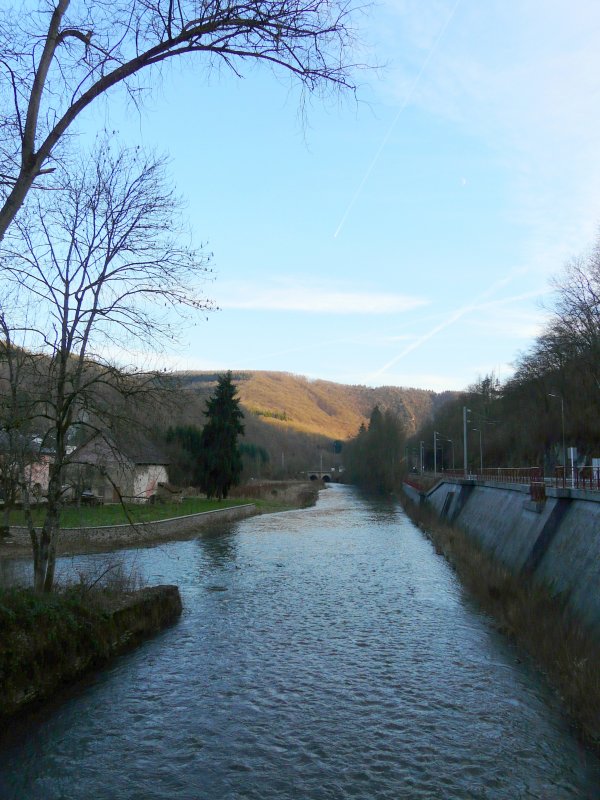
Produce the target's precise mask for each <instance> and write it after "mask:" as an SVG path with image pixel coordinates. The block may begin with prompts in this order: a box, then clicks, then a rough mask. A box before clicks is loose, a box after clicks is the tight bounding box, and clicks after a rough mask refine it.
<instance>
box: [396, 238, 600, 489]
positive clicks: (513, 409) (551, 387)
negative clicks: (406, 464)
mask: <svg viewBox="0 0 600 800" xmlns="http://www.w3.org/2000/svg"><path fill="white" fill-rule="evenodd" d="M552 285H553V287H554V289H555V295H554V300H553V303H552V306H551V308H550V315H549V319H548V322H547V325H546V327H545V329H544V330H543V331H542V333H541V335H539V336H538V337H537V339H536V340H535V341H534V343H533V345H532V346H531V347H530V349H529V350H528V351H526V352H525V353H521V354H520V355H518V357H517V361H516V365H515V366H516V369H515V372H514V375H513V376H512V377H511V379H510V380H508V381H506V382H504V383H501V382H500V381H498V380H497V379H496V377H495V376H494V375H487V376H484V377H483V378H480V379H479V380H477V381H476V382H475V383H474V384H473V385H472V386H470V387H469V389H468V390H467V391H465V392H464V393H463V394H461V395H459V396H457V397H456V398H455V399H454V400H453V401H452V402H449V403H447V404H446V405H445V406H444V407H443V408H440V409H438V410H437V411H436V412H435V414H434V415H433V417H432V418H431V419H430V420H429V421H428V422H427V423H425V424H424V425H422V426H421V428H420V430H419V431H418V433H417V434H416V435H415V436H414V438H413V440H412V441H411V442H410V443H409V446H410V449H411V453H412V456H413V460H414V463H415V465H416V466H419V462H420V456H419V452H420V443H421V442H423V448H424V461H425V468H426V469H432V468H433V432H434V430H435V431H437V435H436V442H437V450H438V452H437V466H438V468H442V467H443V468H445V469H450V468H451V467H452V451H453V449H454V464H455V466H457V467H460V468H462V467H463V408H467V409H469V411H468V413H467V445H468V462H469V468H470V469H471V470H476V469H478V468H479V467H481V466H483V467H484V468H485V467H521V466H523V467H529V466H538V467H541V468H542V469H544V471H545V473H546V474H552V473H553V472H554V470H555V468H556V467H561V466H562V465H563V464H564V461H565V453H564V450H565V449H568V448H569V447H575V448H577V459H576V463H577V464H578V465H579V466H583V465H587V466H591V465H592V459H593V458H598V457H600V422H599V415H598V410H599V405H600V240H599V241H598V242H597V243H596V246H595V247H594V248H593V249H592V250H591V251H590V252H589V253H587V254H585V255H584V256H582V257H579V258H575V259H573V260H572V261H570V262H569V263H568V264H567V265H566V266H565V268H564V269H563V271H562V272H561V273H560V274H559V275H558V276H556V277H555V278H554V279H553V280H552Z"/></svg>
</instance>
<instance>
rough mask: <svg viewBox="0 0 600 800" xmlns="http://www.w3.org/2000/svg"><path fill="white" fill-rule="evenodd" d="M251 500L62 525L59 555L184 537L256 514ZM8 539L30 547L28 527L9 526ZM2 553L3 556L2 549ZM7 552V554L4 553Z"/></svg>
mask: <svg viewBox="0 0 600 800" xmlns="http://www.w3.org/2000/svg"><path fill="white" fill-rule="evenodd" d="M256 513H257V510H256V506H255V505H254V503H245V504H244V505H240V506H231V507H230V508H218V509H216V510H214V511H203V512H202V513H199V514H189V515H187V516H185V517H172V518H171V519H162V520H156V521H155V522H145V523H140V524H137V525H105V526H102V527H97V528H62V529H61V531H60V536H59V541H58V548H57V549H58V552H59V553H60V554H61V555H64V554H66V553H73V552H78V551H81V550H84V551H86V552H89V551H93V550H99V551H102V550H111V549H116V548H119V547H143V546H145V545H148V544H153V543H156V542H165V541H170V540H175V539H185V538H187V537H189V536H194V535H195V534H196V533H197V532H198V531H199V530H200V529H201V528H203V527H206V526H207V525H211V524H214V523H217V522H231V521H232V520H237V519H244V518H245V517H250V516H252V515H253V514H256ZM10 538H11V539H12V540H13V542H14V546H15V547H16V548H19V549H23V548H25V547H26V548H30V540H29V533H28V531H27V528H19V527H11V529H10ZM2 555H5V553H4V550H3V552H2ZM6 555H10V552H9V553H6Z"/></svg>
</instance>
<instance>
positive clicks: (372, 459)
mask: <svg viewBox="0 0 600 800" xmlns="http://www.w3.org/2000/svg"><path fill="white" fill-rule="evenodd" d="M404 440H405V434H404V426H403V424H402V422H401V420H400V418H399V416H398V415H397V414H396V413H395V412H394V411H392V410H391V409H386V410H384V411H381V409H380V408H379V406H375V408H374V409H373V411H372V412H371V416H370V418H369V424H368V425H364V424H363V425H361V427H360V429H359V431H358V434H357V435H356V436H355V437H354V438H353V439H351V440H350V441H349V442H347V443H346V444H345V446H344V479H345V480H346V481H347V482H348V483H354V484H356V485H357V486H360V487H362V488H364V489H366V490H368V491H371V492H379V493H389V492H393V491H395V490H396V489H398V488H399V486H400V482H401V477H402V474H403V471H404Z"/></svg>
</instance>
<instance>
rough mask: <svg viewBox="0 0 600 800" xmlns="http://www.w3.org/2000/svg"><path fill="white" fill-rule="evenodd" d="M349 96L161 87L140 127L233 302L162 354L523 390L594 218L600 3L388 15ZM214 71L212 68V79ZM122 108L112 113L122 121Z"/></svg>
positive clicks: (371, 33)
mask: <svg viewBox="0 0 600 800" xmlns="http://www.w3.org/2000/svg"><path fill="white" fill-rule="evenodd" d="M359 22H360V24H361V25H362V30H361V37H362V39H363V40H364V41H365V42H366V43H368V46H367V48H366V50H365V52H363V54H362V57H363V58H366V59H367V60H369V61H371V62H378V63H380V64H384V65H385V66H384V67H383V68H382V69H380V70H378V71H376V72H366V73H363V74H361V75H359V76H358V80H359V83H360V88H359V92H358V101H357V102H355V100H354V99H353V98H352V97H350V96H349V97H347V98H336V97H330V98H329V99H326V100H324V101H323V100H321V99H318V98H314V99H312V100H309V102H308V105H307V107H306V114H305V115H304V117H303V116H302V115H301V114H300V113H299V103H300V98H299V92H298V90H297V89H294V88H290V84H289V82H288V80H287V78H286V77H285V76H279V77H276V76H273V75H272V74H271V73H270V72H269V71H268V70H265V69H261V68H258V67H257V68H251V69H249V70H248V71H247V72H246V76H245V78H244V79H242V80H240V79H238V78H236V77H235V76H233V75H231V74H228V73H226V72H222V73H221V74H220V75H217V74H213V75H211V76H210V79H206V76H204V75H203V74H202V73H201V71H199V70H198V69H197V68H195V67H194V65H193V62H187V63H183V62H182V63H180V64H179V65H178V66H177V67H176V68H175V69H171V70H165V75H164V78H163V80H162V82H161V84H160V86H159V87H158V88H157V89H156V90H155V91H154V92H153V95H152V97H151V98H150V101H149V102H148V103H147V105H146V106H145V109H144V111H143V112H142V114H141V115H139V116H138V115H137V114H136V113H134V112H132V110H131V109H128V110H126V111H124V112H121V110H120V109H121V106H120V104H119V102H116V100H117V98H116V97H115V99H114V101H111V104H110V105H109V106H108V107H103V108H102V109H101V110H100V109H97V110H96V111H95V112H94V115H95V116H93V118H92V119H90V122H92V123H93V124H94V125H97V123H98V122H103V123H104V122H107V123H108V124H110V125H112V126H115V127H116V128H117V129H118V130H119V132H120V134H122V135H123V136H124V137H125V138H126V139H128V140H131V141H137V142H142V143H144V144H145V145H146V146H148V147H151V148H156V149H158V150H159V151H161V152H167V153H168V154H169V155H170V157H171V171H172V175H173V177H174V179H175V182H176V185H177V188H178V190H179V192H180V193H181V194H183V195H184V196H185V198H186V200H187V205H188V208H187V213H188V216H189V220H190V225H191V227H192V230H193V232H194V238H195V240H196V241H197V242H206V243H207V249H208V250H210V251H211V252H212V253H213V254H214V260H213V265H214V267H215V270H216V279H215V281H214V282H213V283H210V284H207V285H206V286H205V292H206V294H207V295H208V296H209V297H211V298H212V299H213V300H214V301H215V302H216V303H217V305H218V306H219V307H220V311H218V312H216V313H213V314H210V315H209V318H208V321H204V320H202V321H199V322H198V324H197V325H195V326H193V327H190V328H189V329H186V330H184V331H182V336H181V339H182V341H181V345H180V346H179V347H178V349H177V350H176V351H173V352H171V353H169V354H168V355H167V356H166V357H165V358H164V359H163V361H164V363H166V364H167V365H168V366H169V367H177V368H183V369H210V370H212V369H216V370H225V369H234V370H236V369H261V370H284V371H288V372H294V373H298V374H302V375H307V376H309V377H315V378H323V379H327V380H333V381H338V382H342V383H360V384H368V385H374V386H376V385H390V384H392V385H401V386H417V387H421V388H427V389H434V390H443V389H461V388H464V387H465V386H466V385H468V384H469V383H472V382H474V381H475V380H476V379H477V377H478V376H480V375H483V374H485V373H487V372H490V371H491V370H494V371H495V372H496V373H497V374H499V376H500V377H501V378H505V377H507V376H508V375H509V374H510V371H511V362H513V361H514V359H515V357H516V355H517V353H518V352H519V351H520V350H523V349H526V348H527V347H528V345H529V344H530V343H531V341H532V338H533V337H534V336H535V335H536V333H537V332H539V330H540V327H541V325H542V324H543V320H544V314H545V312H544V310H543V307H542V303H544V302H546V303H548V302H549V301H550V299H551V296H550V295H549V285H548V278H549V277H550V276H551V275H553V274H556V273H557V272H558V271H559V270H560V268H561V266H562V265H563V264H564V263H565V261H566V260H567V259H568V258H570V257H572V256H575V255H577V254H579V253H581V252H582V251H584V250H585V249H586V248H587V247H589V246H590V245H591V243H592V242H593V240H594V238H595V236H596V233H597V230H598V221H599V219H600V136H598V129H599V126H598V114H599V111H598V109H600V102H599V101H600V48H599V47H598V42H599V41H600V5H599V4H598V3H596V2H588V0H576V1H575V2H573V0H571V2H569V3H567V2H566V0H520V2H518V3H517V2H510V3H507V2H505V0H504V1H503V2H501V1H500V0H486V2H480V1H477V2H476V0H459V2H456V0H421V2H417V1H416V0H415V1H414V2H413V0H382V2H379V3H378V5H377V6H376V7H373V8H372V9H371V10H370V11H369V13H368V16H366V17H365V18H361V19H360V20H359ZM197 63H198V62H196V64H197ZM108 108H110V111H109V110H108Z"/></svg>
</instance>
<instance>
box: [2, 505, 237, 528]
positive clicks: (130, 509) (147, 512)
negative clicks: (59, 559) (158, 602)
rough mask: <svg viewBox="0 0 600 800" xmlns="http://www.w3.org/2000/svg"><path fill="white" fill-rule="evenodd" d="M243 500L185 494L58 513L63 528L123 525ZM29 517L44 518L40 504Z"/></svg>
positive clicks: (14, 518)
mask: <svg viewBox="0 0 600 800" xmlns="http://www.w3.org/2000/svg"><path fill="white" fill-rule="evenodd" d="M244 502H247V501H245V500H243V499H241V498H235V499H227V500H221V501H219V500H207V499H206V498H204V497H187V498H185V500H183V502H181V503H157V504H155V505H154V504H153V505H151V504H149V503H127V504H124V505H121V504H120V503H111V504H109V505H103V506H80V507H77V506H65V507H64V508H63V510H62V512H61V527H63V528H93V527H99V526H102V525H126V524H127V523H129V522H136V523H142V522H155V521H157V520H161V519H171V518H173V517H184V516H187V515H188V514H201V513H202V512H204V511H215V510H216V509H219V508H231V507H232V506H239V505H242V504H243V503H244ZM33 520H34V523H35V524H36V525H41V524H42V523H43V521H44V507H43V506H40V507H39V508H37V509H34V512H33ZM24 524H25V517H24V515H23V512H21V511H17V512H14V513H13V514H12V515H11V525H24Z"/></svg>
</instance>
